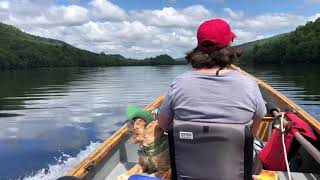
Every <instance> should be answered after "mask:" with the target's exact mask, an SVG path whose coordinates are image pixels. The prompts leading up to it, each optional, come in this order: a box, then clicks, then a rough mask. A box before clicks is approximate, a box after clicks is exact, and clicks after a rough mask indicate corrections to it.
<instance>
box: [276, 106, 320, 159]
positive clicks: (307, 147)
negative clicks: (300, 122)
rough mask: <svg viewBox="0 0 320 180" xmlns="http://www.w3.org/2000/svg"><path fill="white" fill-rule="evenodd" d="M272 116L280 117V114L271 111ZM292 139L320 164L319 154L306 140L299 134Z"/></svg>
mask: <svg viewBox="0 0 320 180" xmlns="http://www.w3.org/2000/svg"><path fill="white" fill-rule="evenodd" d="M272 115H274V116H275V117H280V116H281V114H280V113H279V112H278V111H277V110H273V111H272ZM283 123H284V125H286V124H287V123H288V121H287V120H284V121H283ZM294 137H295V138H296V139H297V141H298V142H299V143H300V144H301V146H302V147H303V148H304V149H305V150H306V151H307V152H308V153H309V154H310V155H311V156H312V157H313V158H314V159H315V160H316V161H317V163H318V164H320V152H319V150H318V149H317V148H315V147H314V146H313V145H312V144H311V143H310V142H309V141H308V140H307V139H306V138H304V137H303V136H302V135H301V134H300V133H299V132H295V133H294Z"/></svg>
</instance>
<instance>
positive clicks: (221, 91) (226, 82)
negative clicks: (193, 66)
mask: <svg viewBox="0 0 320 180" xmlns="http://www.w3.org/2000/svg"><path fill="white" fill-rule="evenodd" d="M160 112H161V113H163V114H164V115H165V116H166V117H167V119H169V120H173V119H179V120H185V121H198V122H220V123H241V124H248V123H250V122H251V120H259V119H261V118H262V117H263V116H264V115H265V114H266V107H265V102H264V100H263V98H262V96H261V92H260V90H259V87H258V85H257V83H256V82H255V81H254V80H252V79H250V78H249V77H247V76H245V75H243V74H242V73H240V72H238V71H234V70H232V71H230V72H226V73H220V74H219V75H218V76H216V75H215V74H208V73H203V72H195V71H191V72H187V73H184V74H182V75H180V76H178V77H177V78H176V79H175V80H174V81H173V83H172V84H171V86H170V89H169V90H168V92H167V95H166V98H165V100H164V102H163V104H162V107H161V110H160Z"/></svg>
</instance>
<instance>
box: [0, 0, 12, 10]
mask: <svg viewBox="0 0 320 180" xmlns="http://www.w3.org/2000/svg"><path fill="white" fill-rule="evenodd" d="M9 7H10V2H9V1H0V9H2V10H6V9H9Z"/></svg>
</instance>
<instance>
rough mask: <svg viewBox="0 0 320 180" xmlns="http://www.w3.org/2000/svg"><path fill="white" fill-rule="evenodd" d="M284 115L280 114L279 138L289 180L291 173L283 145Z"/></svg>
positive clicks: (284, 145)
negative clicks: (280, 138)
mask: <svg viewBox="0 0 320 180" xmlns="http://www.w3.org/2000/svg"><path fill="white" fill-rule="evenodd" d="M284 114H285V113H283V112H282V113H281V118H280V127H281V137H282V147H283V155H284V159H285V161H286V166H287V172H288V177H289V180H292V179H291V172H290V167H289V162H288V156H287V150H286V144H285V143H284V133H285V128H284V124H283V121H284Z"/></svg>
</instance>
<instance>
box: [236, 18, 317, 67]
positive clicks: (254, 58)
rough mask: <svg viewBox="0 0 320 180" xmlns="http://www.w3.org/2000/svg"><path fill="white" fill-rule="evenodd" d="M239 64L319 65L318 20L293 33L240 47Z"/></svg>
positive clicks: (299, 27)
mask: <svg viewBox="0 0 320 180" xmlns="http://www.w3.org/2000/svg"><path fill="white" fill-rule="evenodd" d="M240 47H241V48H244V53H243V55H242V57H241V59H240V63H274V64H284V63H320V18H318V19H317V20H315V21H314V22H307V23H306V24H305V25H304V26H298V27H297V28H296V30H295V31H293V32H290V33H287V34H283V35H281V36H277V37H275V38H270V39H265V40H262V41H257V42H254V43H248V45H242V46H240Z"/></svg>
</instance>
